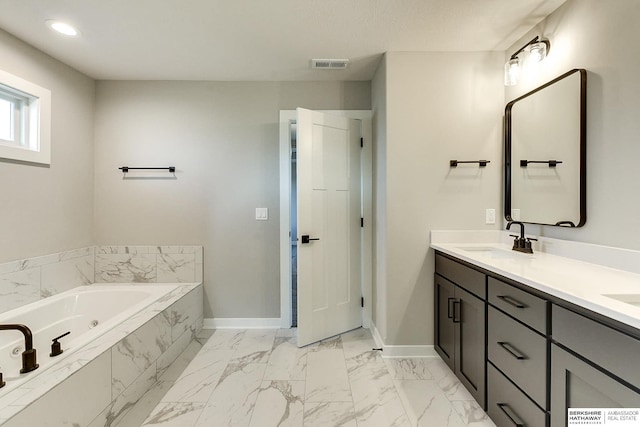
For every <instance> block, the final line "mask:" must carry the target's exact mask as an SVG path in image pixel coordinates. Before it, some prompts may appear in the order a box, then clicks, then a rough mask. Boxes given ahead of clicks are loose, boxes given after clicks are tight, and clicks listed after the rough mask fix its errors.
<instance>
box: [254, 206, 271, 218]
mask: <svg viewBox="0 0 640 427" xmlns="http://www.w3.org/2000/svg"><path fill="white" fill-rule="evenodd" d="M268 219H269V208H256V220H257V221H266V220H268Z"/></svg>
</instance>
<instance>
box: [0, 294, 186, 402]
mask: <svg viewBox="0 0 640 427" xmlns="http://www.w3.org/2000/svg"><path fill="white" fill-rule="evenodd" d="M175 288H176V287H175V285H163V284H135V285H131V284H117V285H90V286H80V287H77V288H74V289H70V290H69V291H66V292H63V293H60V294H58V295H55V296H52V297H49V298H46V299H43V300H41V301H38V302H35V303H32V304H29V305H26V306H23V307H20V308H17V309H15V310H11V311H8V312H6V313H3V314H1V315H0V323H2V324H7V323H21V324H24V325H26V326H27V327H28V328H29V329H31V332H32V334H33V346H34V348H36V350H37V358H38V364H39V365H40V367H39V368H38V369H36V370H35V371H32V372H29V373H26V374H20V368H21V367H22V356H21V354H22V351H23V350H24V336H23V335H22V333H20V332H19V331H13V330H10V331H0V372H2V373H3V374H4V381H6V385H5V387H3V388H1V389H0V397H2V396H3V395H5V394H7V393H9V392H10V391H11V390H13V389H15V388H16V387H19V386H21V385H22V384H24V383H25V382H27V381H29V380H31V379H32V378H34V377H36V376H38V375H41V374H42V373H43V372H45V371H46V370H47V369H48V368H50V367H51V366H53V365H54V364H56V363H59V362H60V361H62V360H64V359H66V358H67V357H69V356H70V355H72V354H73V353H74V351H76V350H78V349H79V348H81V347H82V346H84V345H85V344H87V343H89V342H92V341H93V340H95V339H96V338H97V337H99V336H100V335H103V334H104V333H106V332H107V331H109V330H111V329H112V328H114V327H115V326H117V325H119V324H120V323H122V322H123V321H124V320H126V319H128V318H130V317H131V316H133V315H134V314H136V313H138V312H139V311H141V310H143V309H144V308H145V307H148V306H149V305H150V304H152V303H153V302H155V301H157V300H159V299H161V298H162V297H163V296H165V295H167V294H168V293H169V292H171V291H172V290H174V289H175ZM68 331H70V332H71V334H70V335H67V336H66V337H64V338H62V339H60V344H61V347H62V349H63V353H62V354H60V355H59V356H56V357H50V356H49V353H50V352H51V343H52V339H53V338H55V337H57V336H60V335H62V334H64V333H66V332H68Z"/></svg>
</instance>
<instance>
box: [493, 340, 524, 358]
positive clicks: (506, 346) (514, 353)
mask: <svg viewBox="0 0 640 427" xmlns="http://www.w3.org/2000/svg"><path fill="white" fill-rule="evenodd" d="M498 345H499V346H500V347H502V348H503V349H505V351H506V352H507V353H509V354H510V355H512V356H513V357H515V358H516V359H518V360H525V359H527V356H526V355H524V354H522V353H520V351H518V349H517V348H515V347H514V346H512V345H511V344H509V343H508V342H503V341H498Z"/></svg>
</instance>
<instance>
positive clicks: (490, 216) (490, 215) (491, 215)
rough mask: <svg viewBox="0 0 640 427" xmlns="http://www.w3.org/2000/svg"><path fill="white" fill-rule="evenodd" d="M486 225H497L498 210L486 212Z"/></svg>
mask: <svg viewBox="0 0 640 427" xmlns="http://www.w3.org/2000/svg"><path fill="white" fill-rule="evenodd" d="M484 222H485V224H495V223H496V210H495V209H487V210H486V212H485V220H484Z"/></svg>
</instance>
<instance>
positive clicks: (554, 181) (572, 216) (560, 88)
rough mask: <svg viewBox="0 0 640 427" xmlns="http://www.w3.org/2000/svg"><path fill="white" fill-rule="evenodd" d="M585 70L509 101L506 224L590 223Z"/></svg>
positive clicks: (507, 113)
mask: <svg viewBox="0 0 640 427" xmlns="http://www.w3.org/2000/svg"><path fill="white" fill-rule="evenodd" d="M586 110H587V72H586V70H584V69H574V70H571V71H569V72H567V73H565V74H563V75H561V76H559V77H557V78H555V79H553V80H551V81H550V82H548V83H546V84H544V85H542V86H540V87H538V88H536V89H534V90H532V91H531V92H529V93H527V94H525V95H523V96H521V97H519V98H516V99H514V100H513V101H511V102H509V103H508V104H507V106H506V108H505V118H504V154H505V199H504V216H505V218H506V219H507V220H508V221H522V222H526V223H531V224H542V225H556V226H561V227H581V226H583V225H584V224H585V222H586V220H587V209H586V207H587V202H586V185H587V182H586V143H587V137H586V114H587V111H586Z"/></svg>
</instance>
